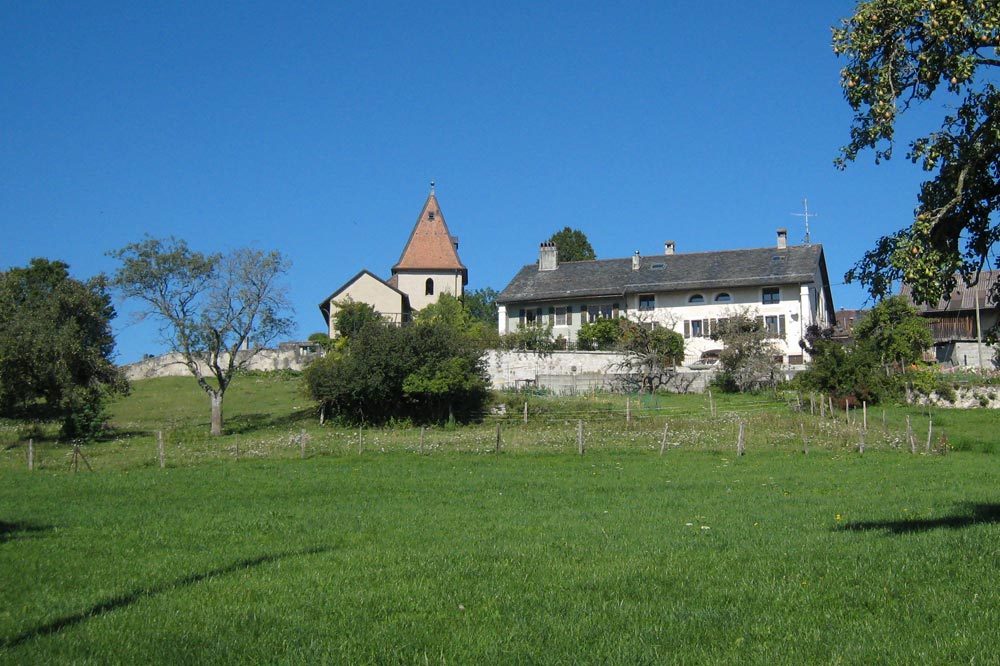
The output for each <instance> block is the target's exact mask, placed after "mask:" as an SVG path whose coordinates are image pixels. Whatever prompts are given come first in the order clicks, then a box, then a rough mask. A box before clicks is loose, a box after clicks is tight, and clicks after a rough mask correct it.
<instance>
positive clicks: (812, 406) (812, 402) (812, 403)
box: [809, 393, 816, 416]
mask: <svg viewBox="0 0 1000 666" xmlns="http://www.w3.org/2000/svg"><path fill="white" fill-rule="evenodd" d="M809 416H816V399H815V398H813V394H812V393H810V394H809Z"/></svg>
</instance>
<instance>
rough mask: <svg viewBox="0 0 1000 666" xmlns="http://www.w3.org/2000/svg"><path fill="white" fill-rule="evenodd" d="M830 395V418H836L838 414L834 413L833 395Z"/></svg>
mask: <svg viewBox="0 0 1000 666" xmlns="http://www.w3.org/2000/svg"><path fill="white" fill-rule="evenodd" d="M829 397H830V418H831V419H832V418H835V417H836V416H837V415H836V414H834V413H833V396H832V395H831V396H829Z"/></svg>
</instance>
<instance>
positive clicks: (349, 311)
mask: <svg viewBox="0 0 1000 666" xmlns="http://www.w3.org/2000/svg"><path fill="white" fill-rule="evenodd" d="M334 305H336V306H337V312H336V314H334V315H333V328H334V330H336V331H337V333H338V334H340V335H341V336H342V337H345V338H349V337H351V336H352V335H353V334H354V333H355V332H356V331H360V330H361V329H362V328H364V327H365V326H367V325H368V324H370V323H372V322H380V321H382V315H380V314H379V313H378V312H376V311H375V308H374V307H372V306H371V305H369V304H368V303H365V302H363V301H355V300H353V299H351V298H346V299H344V300H342V301H335V302H334Z"/></svg>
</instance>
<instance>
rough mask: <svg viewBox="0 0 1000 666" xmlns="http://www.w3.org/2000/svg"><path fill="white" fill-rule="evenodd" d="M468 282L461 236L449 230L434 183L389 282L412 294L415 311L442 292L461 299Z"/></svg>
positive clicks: (412, 305)
mask: <svg viewBox="0 0 1000 666" xmlns="http://www.w3.org/2000/svg"><path fill="white" fill-rule="evenodd" d="M468 283H469V271H468V269H467V268H466V267H465V265H464V264H462V261H461V260H460V259H459V258H458V239H457V238H455V237H454V236H452V235H451V233H450V232H449V231H448V225H447V224H446V223H445V221H444V215H443V214H442V213H441V207H440V206H439V205H438V201H437V197H436V196H435V195H434V183H433V182H432V183H431V193H430V194H429V195H428V196H427V201H426V203H424V208H423V210H421V211H420V217H418V218H417V223H416V224H415V225H414V227H413V231H412V232H411V233H410V238H409V240H408V241H407V242H406V247H404V248H403V254H402V255H400V257H399V261H397V262H396V265H395V266H393V267H392V278H390V279H389V284H391V285H392V286H393V287H395V288H396V289H398V290H399V291H401V292H403V293H404V294H407V295H408V296H409V300H410V307H411V308H412V309H413V310H421V309H423V308H424V307H426V306H427V305H430V304H431V303H435V302H437V299H438V296H439V295H440V294H442V293H449V294H452V295H454V296H456V297H458V298H461V297H462V295H463V293H464V288H465V285H467V284H468Z"/></svg>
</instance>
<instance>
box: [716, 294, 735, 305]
mask: <svg viewBox="0 0 1000 666" xmlns="http://www.w3.org/2000/svg"><path fill="white" fill-rule="evenodd" d="M732 300H733V297H732V296H730V295H729V294H727V293H726V292H722V293H721V294H716V295H715V302H716V303H730V302H732Z"/></svg>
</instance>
